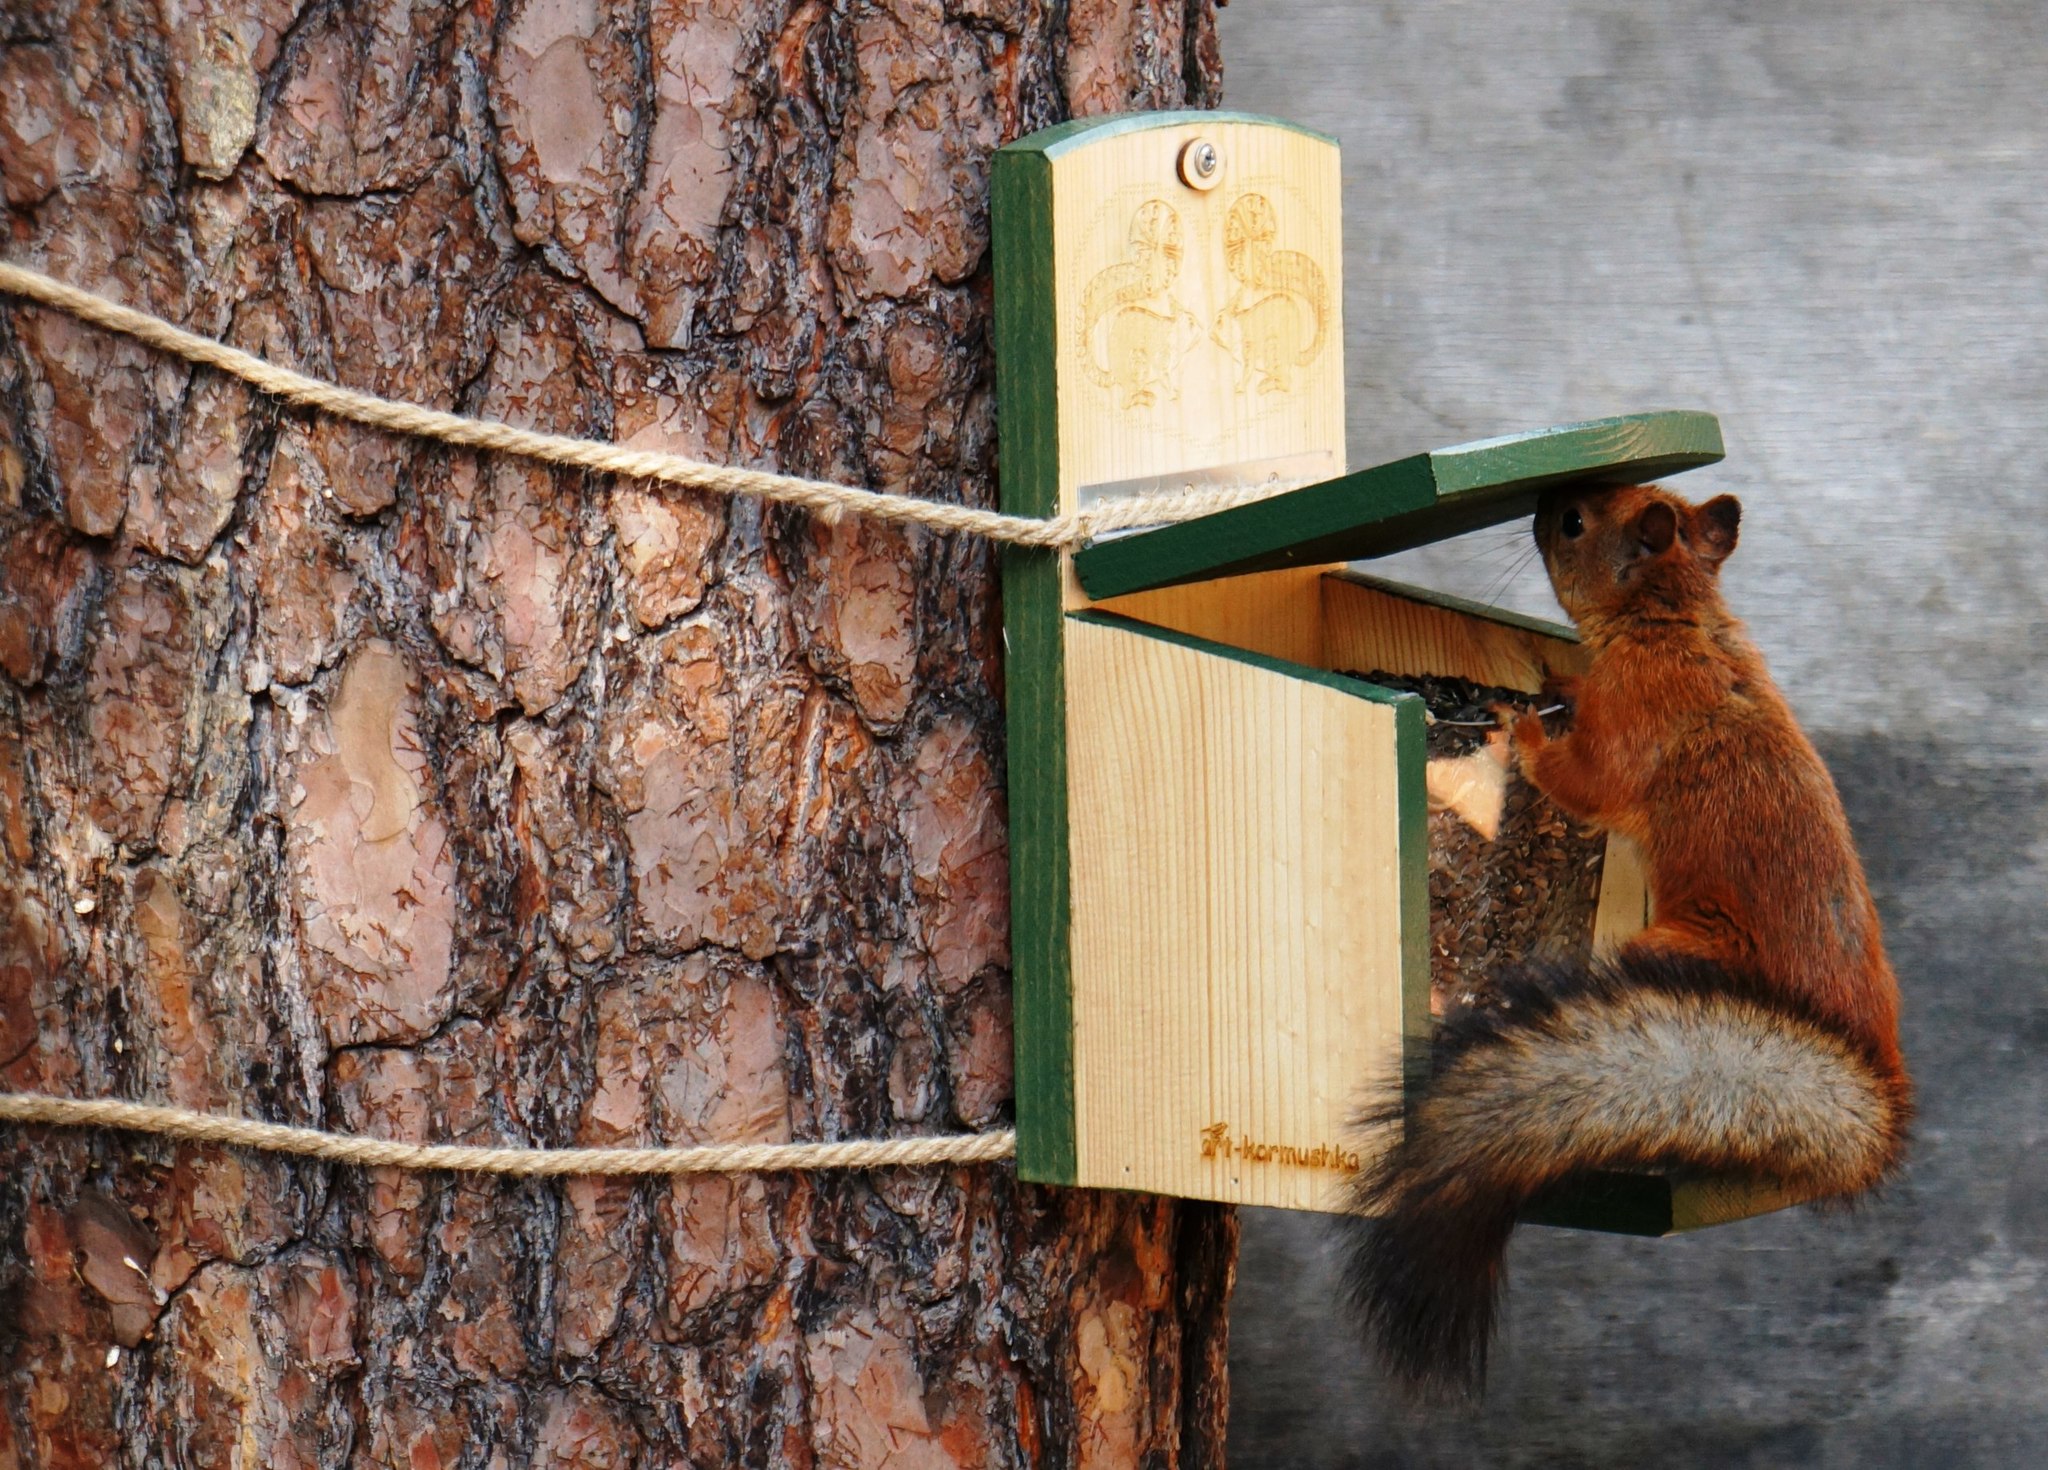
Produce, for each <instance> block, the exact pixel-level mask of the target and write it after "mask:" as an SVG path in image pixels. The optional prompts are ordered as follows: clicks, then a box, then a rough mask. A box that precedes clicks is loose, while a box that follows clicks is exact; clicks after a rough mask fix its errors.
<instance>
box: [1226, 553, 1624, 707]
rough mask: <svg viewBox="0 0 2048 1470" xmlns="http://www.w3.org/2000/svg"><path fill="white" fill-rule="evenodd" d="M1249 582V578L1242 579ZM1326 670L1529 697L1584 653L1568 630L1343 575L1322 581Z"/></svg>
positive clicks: (1576, 665)
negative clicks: (1468, 683) (1456, 681)
mask: <svg viewBox="0 0 2048 1470" xmlns="http://www.w3.org/2000/svg"><path fill="white" fill-rule="evenodd" d="M1247 580H1249V579H1247ZM1320 586H1321V589H1322V616H1323V649H1322V663H1323V666H1324V667H1326V668H1331V669H1343V670H1350V671H1352V672H1356V673H1365V672H1368V671H1370V670H1373V669H1381V670H1384V671H1386V672H1387V673H1390V674H1404V675H1410V676H1413V675H1421V674H1436V675H1450V676H1453V677H1456V678H1460V679H1470V680H1472V681H1473V682H1474V683H1478V684H1490V685H1494V686H1496V687H1498V688H1502V689H1518V690H1521V691H1523V692H1524V693H1530V694H1533V693H1535V692H1536V691H1537V690H1539V689H1541V688H1542V687H1543V679H1544V674H1545V671H1546V670H1548V671H1551V672H1556V673H1577V672H1580V671H1582V670H1583V669H1584V668H1585V664H1586V655H1585V651H1584V650H1583V649H1582V648H1580V646H1579V644H1578V642H1577V640H1576V638H1575V637H1574V636H1573V634H1572V632H1571V630H1570V629H1569V628H1565V627H1561V626H1558V625H1554V624H1543V623H1540V622H1538V621H1537V620H1536V619H1533V618H1522V617H1516V616H1513V615H1509V614H1495V613H1491V612H1490V611H1489V612H1488V613H1487V614H1486V615H1483V616H1482V615H1478V614H1477V613H1476V612H1475V611H1474V610H1472V609H1471V608H1470V607H1469V605H1465V606H1461V605H1459V604H1458V603H1457V602H1456V601H1455V600H1454V599H1447V598H1441V597H1435V596H1432V595H1430V594H1427V593H1422V592H1418V591H1416V590H1415V589H1413V588H1408V587H1402V586H1400V585H1399V584H1397V583H1393V582H1381V581H1377V580H1375V579H1372V578H1368V577H1360V576H1355V575H1351V574H1347V573H1332V574H1330V575H1327V576H1325V577H1323V578H1322V580H1321V582H1320Z"/></svg>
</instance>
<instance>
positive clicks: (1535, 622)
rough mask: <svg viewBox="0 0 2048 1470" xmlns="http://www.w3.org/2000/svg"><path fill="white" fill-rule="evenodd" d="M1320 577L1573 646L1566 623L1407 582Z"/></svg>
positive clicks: (1348, 572) (1350, 573) (1344, 573)
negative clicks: (1368, 588)
mask: <svg viewBox="0 0 2048 1470" xmlns="http://www.w3.org/2000/svg"><path fill="white" fill-rule="evenodd" d="M1324 575H1326V576H1327V577H1329V578H1330V580H1331V581H1333V582H1351V583H1354V584H1355V585H1357V586H1360V587H1370V588H1371V589H1372V590H1373V591H1375V592H1384V593H1386V594H1387V595H1388V596H1389V597H1399V598H1402V599H1403V600H1405V601H1408V602H1419V603H1422V604H1424V605H1425V606H1427V607H1440V608H1443V609H1445V610H1446V611H1448V612H1454V613H1462V614H1464V615H1465V616H1466V617H1468V618H1478V619H1480V620H1482V621H1484V622H1488V623H1498V624H1499V625H1500V626H1501V627H1503V628H1519V629H1521V630H1522V631H1523V632H1524V633H1535V634H1537V635H1538V636H1540V637H1544V638H1555V639H1557V640H1558V641H1559V642H1561V643H1577V642H1578V641H1579V630H1578V629H1577V628H1574V627H1573V626H1572V625H1571V624H1569V623H1553V622H1551V621H1550V619H1548V618H1533V617H1530V616H1529V615H1528V614H1527V613H1518V612H1510V611H1509V610H1508V609H1506V608H1501V607H1495V606H1493V604H1491V603H1487V602H1474V601H1472V600H1471V599H1470V598H1469V597H1456V596H1453V595H1452V594H1451V593H1449V592H1437V591H1434V590H1432V589H1430V588H1427V587H1416V586H1414V585H1412V584H1410V583H1407V582H1396V581H1394V580H1393V579H1392V578H1390V577H1375V576H1372V575H1371V574H1370V573H1367V572H1360V571H1354V570H1353V569H1351V568H1350V567H1344V568H1341V569H1339V570H1336V571H1332V572H1327V573H1325V574H1324Z"/></svg>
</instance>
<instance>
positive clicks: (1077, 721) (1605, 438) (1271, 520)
mask: <svg viewBox="0 0 2048 1470" xmlns="http://www.w3.org/2000/svg"><path fill="white" fill-rule="evenodd" d="M993 188H994V233H995V248H996V262H995V263H996V328H997V341H996V346H997V361H998V387H999V394H1000V423H1001V433H1002V494H1003V507H1004V509H1005V510H1007V511H1010V512H1013V513H1016V514H1023V515H1034V516H1049V515H1054V514H1058V513H1062V512H1070V511H1076V510H1081V509H1086V508H1089V507H1096V506H1102V505H1106V504H1109V503H1112V502H1114V501H1116V500H1117V499H1119V498H1123V497H1129V496H1136V495H1158V494H1161V493H1179V492H1186V493H1189V494H1200V493H1202V492H1203V491H1205V490H1212V489H1217V488H1227V487H1243V486H1251V485H1263V484H1268V483H1271V482H1276V481H1277V482H1279V483H1281V484H1284V485H1286V486H1290V487H1292V488H1288V489H1286V490H1284V491H1283V492H1281V493H1278V494H1275V495H1273V496H1271V497H1270V498H1267V499H1263V500H1260V501H1257V502H1256V503H1252V504H1245V505H1239V506H1236V507H1235V508H1231V509H1225V510H1220V511H1217V512H1215V513H1212V514H1209V515H1206V516H1203V517H1201V518H1199V519H1196V520H1191V521H1184V522H1180V523H1178V524H1173V525H1167V526H1161V527H1156V528H1152V529H1145V530H1136V531H1131V532H1127V533H1124V534H1121V535H1111V536H1105V537H1103V538H1101V539H1099V540H1097V541H1096V542H1095V543H1093V544H1091V545H1089V546H1088V547H1086V548H1085V549H1083V550H1081V551H1079V552H1078V553H1074V554H1070V555H1069V554H1062V555H1059V556H1057V557H1054V556H1048V555H1045V554H1044V553H1040V552H1023V553H1013V554H1012V555H1011V556H1010V557H1009V559H1008V560H1007V562H1006V564H1005V572H1004V600H1005V636H1006V639H1007V643H1008V663H1007V668H1008V697H1009V723H1010V812H1011V841H1012V848H1011V863H1012V932H1013V936H1014V938H1013V953H1014V966H1015V983H1016V991H1015V996H1016V1018H1015V1020H1016V1037H1017V1057H1016V1063H1017V1127H1018V1170H1019V1173H1020V1174H1021V1175H1022V1176H1023V1177H1025V1178H1027V1179H1033V1180H1039V1181H1044V1182H1049V1183H1057V1184H1066V1185H1078V1186H1087V1187H1096V1188H1119V1189H1141V1190H1147V1191H1153V1192H1157V1193H1162V1194H1171V1195H1179V1196H1183V1197H1190V1198H1198V1199H1213V1200H1225V1201H1231V1202H1236V1203H1242V1204H1254V1205H1272V1206H1281V1207H1286V1208H1293V1209H1306V1210H1333V1209H1337V1208H1340V1207H1341V1189H1340V1188H1339V1186H1341V1184H1342V1182H1343V1180H1344V1178H1345V1176H1346V1174H1347V1173H1348V1172H1349V1171H1350V1170H1352V1169H1354V1168H1355V1167H1356V1166H1357V1165H1358V1163H1359V1162H1360V1159H1359V1156H1358V1150H1359V1149H1360V1147H1361V1143H1360V1141H1359V1140H1358V1139H1357V1138H1356V1137H1355V1136H1354V1135H1353V1133H1352V1131H1351V1129H1350V1128H1349V1127H1348V1119H1349V1117H1350V1115H1351V1114H1352V1112H1353V1111H1354V1110H1355V1108H1356V1107H1357V1105H1358V1103H1359V1101H1360V1099H1361V1098H1362V1097H1363V1096H1364V1095H1365V1093H1366V1090H1367V1089H1368V1088H1369V1087H1371V1086H1372V1085H1373V1084H1374V1083H1375V1081H1377V1082H1378V1083H1380V1084H1381V1085H1382V1086H1384V1085H1385V1084H1386V1083H1387V1082H1388V1081H1389V1080H1390V1079H1391V1078H1392V1077H1393V1076H1394V1075H1396V1073H1397V1069H1398V1068H1399V1066H1400V1064H1401V1061H1402V1058H1403V1055H1404V1052H1408V1053H1410V1054H1412V1050H1413V1048H1414V1047H1416V1046H1417V1045H1418V1044H1423V1043H1426V1040H1427V1037H1428V1033H1429V1028H1430V1024H1431V1022H1430V1004H1429V986H1430V964H1431V958H1430V953H1429V949H1428V936H1429V930H1430V895H1429V835H1428V834H1429V826H1428V817H1427V812H1426V806H1425V801H1426V798H1425V785H1426V771H1425V767H1426V763H1427V752H1426V749H1425V725H1426V721H1425V714H1424V706H1423V702H1422V700H1421V699H1420V698H1419V697H1418V696H1417V695H1415V694H1413V693H1408V692H1402V691H1400V690H1398V689H1395V688H1390V687H1385V686H1383V685H1379V684H1375V683H1372V682H1369V681H1367V680H1365V679H1362V678H1358V677H1355V676H1354V673H1353V672H1347V671H1367V670H1370V671H1377V672H1380V673H1383V674H1386V675H1388V676H1402V677H1407V678H1413V677H1416V676H1438V677H1452V678H1458V679H1466V680H1470V681H1472V682H1474V683H1476V684H1480V685H1486V686H1493V687H1500V688H1506V689H1512V690H1521V691H1527V692H1530V693H1533V692H1535V691H1537V690H1538V689H1539V688H1540V687H1541V685H1542V682H1543V679H1544V676H1545V673H1546V671H1554V672H1572V671H1574V670H1575V669H1577V668H1579V667H1582V666H1583V657H1582V654H1581V652H1580V650H1579V648H1578V646H1577V644H1576V641H1575V639H1574V637H1573V634H1572V632H1571V630H1570V629H1568V628H1564V627H1560V626H1556V625H1553V624H1548V623H1543V622H1540V621H1537V620H1534V619H1528V618H1520V617H1514V616H1510V615H1504V614H1500V613H1496V612H1492V611H1490V610H1488V609H1484V608H1480V607H1477V606H1474V605H1472V604H1468V603H1463V602H1460V601H1459V600H1457V599H1455V598H1449V597H1443V596H1439V595H1436V594H1433V593H1429V592H1424V591H1419V590H1416V589H1413V588H1407V587H1401V586H1397V585H1395V584H1392V583H1387V582H1382V581H1378V580H1375V579H1372V578H1368V577H1364V576H1361V575H1358V574H1357V573H1355V572H1354V571H1352V570H1350V569H1349V564H1350V563H1352V562H1355V561H1358V560H1362V559H1366V558H1371V557H1377V556H1383V555H1386V554H1388V553H1391V552H1395V551H1400V550H1403V549H1406V548H1408V547H1413V546H1419V545H1422V544H1425V543H1427V542H1431V541H1436V540H1440V539H1442V538H1444V537H1448V536H1454V535H1457V534H1460V533H1462V532H1466V531H1471V530H1475V529H1478V528H1481V527H1485V526H1490V525H1496V524H1499V523H1502V522H1505V521H1509V520H1514V519H1517V518H1524V517H1527V516H1528V515H1529V514H1530V513H1531V511H1532V510H1533V507H1534V504H1535V500H1536V496H1537V494H1538V493H1539V492H1540V491H1542V490H1544V489H1548V488H1551V487H1555V486H1560V485H1565V484H1570V483H1577V482H1587V483H1600V482H1607V483H1633V482H1640V481H1644V480H1650V479H1656V478H1660V477H1663V476H1668V475H1671V474H1674V473H1676V472H1679V471H1682V470H1686V469H1691V468H1693V467H1695V466H1699V465H1704V464H1710V463H1712V462H1714V461H1715V460H1718V459H1719V458H1721V454H1722V446H1721V435H1720V429H1719V426H1718V424H1717V423H1716V421H1715V420H1714V418H1713V417H1712V415H1710V414H1705V413H1693V412H1665V413H1649V414H1636V415H1631V416H1628V417H1623V418H1613V419H1605V420H1600V421H1597V422H1592V423H1585V424H1575V425H1569V426H1566V427H1563V428H1556V429H1548V430H1544V431H1541V432H1538V433H1533V434H1524V435H1516V436H1512V437H1509V438H1503V439H1493V440H1487V441H1484V442H1481V443H1476V444H1466V445H1461V446H1459V447H1457V448H1453V449H1445V450H1439V451H1437V452H1435V453H1429V454H1417V455H1414V456H1411V457H1409V458H1406V459H1400V460H1395V461H1393V462H1392V463H1389V464H1384V465H1380V466H1377V467H1375V468H1372V469H1366V470H1362V471H1357V472H1353V473H1345V472H1344V469H1345V464H1346V460H1345V451H1344V360H1343V320H1342V302H1343V289H1342V288H1343V282H1342V279H1341V270H1342V263H1343V250H1342V241H1341V235H1340V228H1339V223H1340V200H1339V175H1338V152H1337V147H1336V145H1335V143H1334V142H1332V141H1331V140H1330V139H1328V138H1324V137H1322V136H1320V135H1318V134H1315V133H1312V132H1309V131H1307V130H1305V129H1302V128H1298V127H1294V126H1291V125H1288V124H1285V123H1280V122H1276V121H1273V120H1270V119H1264V118H1258V117H1250V116H1245V115H1242V114H1233V113H1208V112H1204V113H1156V114H1145V115H1137V116H1128V117H1119V118H1111V119H1107V120H1095V121H1089V122H1081V123H1070V124H1066V125H1063V126H1061V127H1057V128H1052V129H1049V130H1047V131H1044V132H1040V133H1036V134H1033V135H1032V136H1030V137H1028V138H1025V139H1023V140H1021V141H1019V142H1017V143H1013V144H1011V145H1010V146H1008V147H1006V148H1004V149H1003V150H1001V151H1000V152H999V153H998V154H997V155H996V160H995V173H994V183H993ZM1646 917H1647V915H1646V896H1645V888H1644V884H1643V881H1642V877H1641V872H1640V868H1639V867H1638V865H1637V863H1636V860H1635V858H1634V855H1633V853H1632V852H1631V851H1629V850H1628V849H1627V848H1626V846H1625V844H1621V843H1619V842H1610V843H1609V844H1608V846H1607V850H1606V854H1605V859H1604V863H1603V864H1602V867H1601V876H1600V888H1599V894H1598V900H1597V905H1596V906H1595V907H1594V909H1593V911H1592V915H1591V917H1590V919H1589V921H1588V922H1589V923H1590V924H1591V925H1592V927H1593V930H1594V937H1595V938H1596V939H1597V940H1598V941H1599V942H1601V943H1613V942H1615V941H1617V940H1619V939H1622V938H1625V937H1626V936H1627V935H1628V934H1630V933H1633V932H1634V931H1635V930H1637V929H1639V928H1640V927H1642V925H1643V924H1644V923H1645V921H1646ZM1502 958H1504V959H1506V958H1512V956H1503V957H1502ZM1791 1202H1792V1201H1791V1200H1790V1199H1787V1198H1782V1197H1778V1196H1774V1195H1770V1194H1768V1193H1766V1192H1761V1191H1759V1190H1757V1189H1755V1188H1753V1187H1749V1186H1745V1185H1741V1184H1737V1183H1732V1182H1730V1181H1725V1180H1712V1179H1690V1180H1681V1179H1675V1178H1671V1177H1667V1176H1663V1175H1639V1176H1638V1175H1616V1176H1603V1177H1601V1178H1598V1179H1593V1180H1588V1181H1585V1182H1584V1185H1583V1187H1579V1188H1575V1189H1574V1190H1573V1191H1572V1192H1571V1193H1570V1194H1569V1195H1568V1196H1567V1195H1560V1196H1559V1197H1558V1198H1556V1199H1552V1200H1547V1201H1545V1202H1544V1204H1543V1206H1542V1207H1541V1209H1539V1210H1536V1211H1532V1212H1531V1218H1532V1219H1538V1220H1543V1221H1546V1222H1548V1223H1556V1224H1572V1225H1581V1226H1588V1227H1591V1228H1598V1229H1612V1230H1622V1231H1628V1232H1631V1233H1645V1234H1663V1233H1667V1232H1669V1231H1672V1230H1678V1229H1687V1228H1691V1227H1694V1226H1698V1225H1705V1224H1712V1223H1717V1222H1719V1221H1722V1220H1728V1219H1735V1218H1740V1217H1741V1216H1744V1215H1748V1214H1755V1213H1759V1212H1761V1211H1763V1210H1766V1209H1775V1208H1779V1207H1781V1206H1782V1205H1784V1204H1788V1203H1791Z"/></svg>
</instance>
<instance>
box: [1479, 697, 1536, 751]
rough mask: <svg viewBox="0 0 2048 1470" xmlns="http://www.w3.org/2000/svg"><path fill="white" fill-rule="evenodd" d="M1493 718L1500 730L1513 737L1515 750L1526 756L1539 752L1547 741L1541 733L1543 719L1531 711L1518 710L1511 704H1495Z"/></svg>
mask: <svg viewBox="0 0 2048 1470" xmlns="http://www.w3.org/2000/svg"><path fill="white" fill-rule="evenodd" d="M1493 717H1494V718H1495V719H1497V720H1499V721H1500V723H1501V728H1502V729H1504V730H1506V731H1508V733H1509V734H1510V735H1511V736H1513V738H1514V742H1515V749H1516V750H1517V751H1520V752H1522V753H1524V754H1526V753H1527V752H1529V751H1532V750H1541V749H1542V748H1543V746H1544V744H1545V743H1546V742H1547V741H1548V740H1549V738H1550V737H1549V736H1548V735H1546V734H1545V733H1544V731H1543V717H1542V716H1541V715H1539V714H1537V713H1536V711H1534V710H1532V709H1520V708H1517V707H1516V706H1514V705H1512V704H1496V705H1495V706H1494V707H1493Z"/></svg>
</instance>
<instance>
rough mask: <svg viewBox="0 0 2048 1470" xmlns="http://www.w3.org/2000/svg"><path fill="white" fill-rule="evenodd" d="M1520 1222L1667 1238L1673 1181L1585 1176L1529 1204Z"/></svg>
mask: <svg viewBox="0 0 2048 1470" xmlns="http://www.w3.org/2000/svg"><path fill="white" fill-rule="evenodd" d="M1520 1218H1521V1222H1522V1223H1523V1224H1524V1225H1554V1226H1557V1227H1559V1228H1561V1229H1565V1230H1596V1231H1599V1232H1600V1233H1601V1234H1603V1235H1669V1234H1671V1233H1672V1221H1673V1211H1672V1196H1671V1180H1670V1179H1668V1178H1666V1177H1665V1176H1664V1175H1662V1174H1614V1173H1597V1174H1587V1175H1584V1176H1583V1177H1581V1178H1578V1179H1574V1180H1571V1181H1569V1182H1568V1183H1566V1184H1562V1185H1559V1186H1558V1187H1557V1188H1555V1189H1553V1190H1550V1191H1549V1192H1548V1193H1546V1194H1544V1195H1543V1196H1542V1197H1540V1198H1538V1199H1536V1200H1534V1201H1532V1202H1531V1203H1530V1204H1529V1205H1528V1206H1527V1207H1526V1208H1524V1209H1523V1211H1522V1213H1521V1217H1520Z"/></svg>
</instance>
